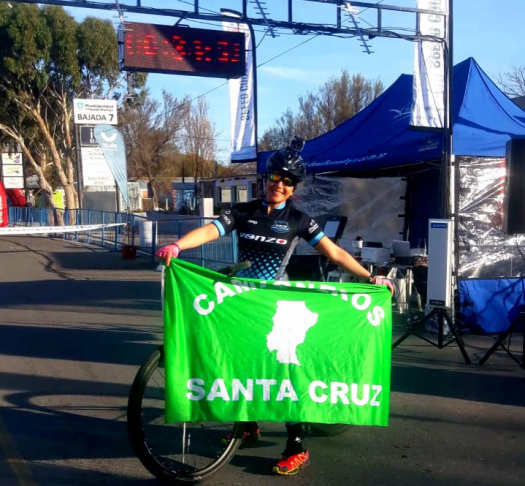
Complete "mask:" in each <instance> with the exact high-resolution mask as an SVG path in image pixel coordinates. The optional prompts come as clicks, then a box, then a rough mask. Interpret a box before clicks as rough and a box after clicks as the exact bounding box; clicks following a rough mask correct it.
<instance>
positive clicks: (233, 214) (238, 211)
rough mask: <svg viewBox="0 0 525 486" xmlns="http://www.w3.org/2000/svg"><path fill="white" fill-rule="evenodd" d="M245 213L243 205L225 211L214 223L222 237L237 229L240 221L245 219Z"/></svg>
mask: <svg viewBox="0 0 525 486" xmlns="http://www.w3.org/2000/svg"><path fill="white" fill-rule="evenodd" d="M244 213H245V211H243V205H237V206H233V207H232V208H229V209H226V210H224V211H223V212H222V214H221V215H220V216H219V217H218V218H217V219H215V220H213V221H212V223H213V224H214V225H215V226H217V229H218V230H219V235H220V236H224V235H228V234H230V233H231V232H232V231H233V230H234V229H235V228H236V226H237V224H238V223H239V221H240V220H241V219H242V218H243V216H244Z"/></svg>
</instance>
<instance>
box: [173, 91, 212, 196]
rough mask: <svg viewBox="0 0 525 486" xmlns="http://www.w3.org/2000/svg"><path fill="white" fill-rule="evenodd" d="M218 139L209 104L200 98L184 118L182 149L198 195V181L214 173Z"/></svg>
mask: <svg viewBox="0 0 525 486" xmlns="http://www.w3.org/2000/svg"><path fill="white" fill-rule="evenodd" d="M217 137H218V133H217V130H216V128H215V124H214V123H213V122H212V121H211V120H210V119H209V117H208V103H207V102H206V100H205V99H204V98H199V99H198V100H197V101H196V102H195V103H193V104H192V105H191V106H190V108H189V109H188V110H187V111H186V113H185V116H184V118H183V132H182V138H181V142H182V148H183V151H184V153H185V154H186V158H187V162H188V165H189V166H190V167H191V170H192V175H193V180H194V183H195V194H197V179H198V178H199V177H203V176H204V175H205V174H206V173H213V171H214V165H215V162H214V160H215V158H216V152H217V143H216V141H215V139H216V138H217Z"/></svg>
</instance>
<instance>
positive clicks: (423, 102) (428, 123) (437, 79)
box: [410, 0, 447, 128]
mask: <svg viewBox="0 0 525 486" xmlns="http://www.w3.org/2000/svg"><path fill="white" fill-rule="evenodd" d="M417 8H420V9H426V10H434V11H436V12H441V13H445V14H446V13H447V0H417ZM419 26H420V33H421V35H429V36H433V37H436V38H439V39H444V38H445V35H446V33H445V15H438V14H420V15H419ZM444 93H445V58H444V43H443V42H431V41H425V42H416V44H415V57H414V82H413V88H412V113H411V118H410V124H411V125H412V126H416V127H431V128H443V120H444V113H445V110H444Z"/></svg>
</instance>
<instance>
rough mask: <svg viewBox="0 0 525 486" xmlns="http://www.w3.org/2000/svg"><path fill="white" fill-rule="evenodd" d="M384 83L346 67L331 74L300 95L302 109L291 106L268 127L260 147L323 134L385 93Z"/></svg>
mask: <svg viewBox="0 0 525 486" xmlns="http://www.w3.org/2000/svg"><path fill="white" fill-rule="evenodd" d="M383 89H384V86H383V83H382V82H381V81H379V80H376V81H370V80H367V79H365V78H364V76H363V75H361V74H354V75H350V74H349V73H348V71H346V70H344V71H343V72H342V73H341V76H340V77H339V78H335V77H331V78H330V79H329V80H328V81H327V82H326V83H325V84H324V85H322V86H320V87H319V91H318V92H317V93H307V94H306V95H305V96H301V97H299V112H298V113H297V115H294V113H293V112H292V110H291V109H290V108H288V109H287V110H286V111H285V112H284V114H283V115H281V117H280V118H279V119H278V120H276V123H275V124H274V125H273V126H271V127H270V128H269V129H267V130H266V131H265V132H264V134H263V136H262V138H261V140H260V142H259V148H260V149H261V150H275V149H278V148H282V147H285V146H286V145H287V144H288V143H289V141H290V140H291V139H292V138H293V137H294V135H298V136H300V137H301V138H304V139H305V140H311V139H312V138H315V137H318V136H320V135H323V134H324V133H326V132H329V131H330V130H332V129H334V128H335V127H337V126H339V125H340V124H341V123H343V122H345V121H346V120H348V119H349V118H351V117H353V116H354V115H356V114H357V113H359V112H360V111H361V110H362V109H363V108H365V107H366V106H367V105H369V104H370V103H371V102H372V101H373V100H374V99H375V98H377V97H378V96H379V95H380V94H381V93H382V92H383Z"/></svg>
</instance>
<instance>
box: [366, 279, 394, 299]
mask: <svg viewBox="0 0 525 486" xmlns="http://www.w3.org/2000/svg"><path fill="white" fill-rule="evenodd" d="M371 282H372V283H373V284H376V285H386V286H387V287H388V290H390V295H392V296H393V295H394V286H393V285H392V282H391V281H390V280H388V279H387V278H386V277H380V276H375V277H372V280H371Z"/></svg>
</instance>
